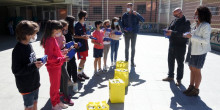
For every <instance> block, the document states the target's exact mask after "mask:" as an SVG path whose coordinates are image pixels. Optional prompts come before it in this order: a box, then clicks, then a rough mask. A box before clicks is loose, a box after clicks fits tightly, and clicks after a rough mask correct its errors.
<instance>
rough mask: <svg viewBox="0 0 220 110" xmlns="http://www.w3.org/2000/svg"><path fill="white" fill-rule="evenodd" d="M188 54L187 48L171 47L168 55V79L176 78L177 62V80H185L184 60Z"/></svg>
mask: <svg viewBox="0 0 220 110" xmlns="http://www.w3.org/2000/svg"><path fill="white" fill-rule="evenodd" d="M185 53H186V46H181V47H177V46H169V53H168V68H169V73H168V77H170V78H174V68H175V60H176V61H177V65H178V67H177V78H176V79H177V80H181V79H182V78H183V72H184V71H183V70H184V59H185V57H184V56H185Z"/></svg>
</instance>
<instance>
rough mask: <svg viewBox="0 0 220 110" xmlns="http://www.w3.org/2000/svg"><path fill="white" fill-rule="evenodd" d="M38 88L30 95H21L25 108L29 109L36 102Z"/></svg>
mask: <svg viewBox="0 0 220 110" xmlns="http://www.w3.org/2000/svg"><path fill="white" fill-rule="evenodd" d="M38 94H39V88H38V89H37V90H35V91H33V92H31V93H30V94H26V95H23V100H24V106H25V108H31V107H33V106H34V102H35V101H37V100H38Z"/></svg>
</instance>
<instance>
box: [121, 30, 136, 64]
mask: <svg viewBox="0 0 220 110" xmlns="http://www.w3.org/2000/svg"><path fill="white" fill-rule="evenodd" d="M124 37H125V61H128V59H129V46H130V41H131V63H134V56H135V45H136V39H137V34H136V33H131V32H126V33H125V35H124Z"/></svg>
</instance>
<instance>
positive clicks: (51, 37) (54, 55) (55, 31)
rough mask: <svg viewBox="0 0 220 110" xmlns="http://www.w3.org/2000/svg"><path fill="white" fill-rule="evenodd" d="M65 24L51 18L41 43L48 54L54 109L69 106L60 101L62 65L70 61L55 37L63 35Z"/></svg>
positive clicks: (58, 109) (51, 97) (51, 96)
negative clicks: (63, 53)
mask: <svg viewBox="0 0 220 110" xmlns="http://www.w3.org/2000/svg"><path fill="white" fill-rule="evenodd" d="M62 29H63V26H62V24H61V23H60V22H59V21H56V20H49V21H48V22H47V24H46V27H45V32H44V35H43V38H42V40H41V45H42V46H43V48H44V49H45V50H44V52H45V54H46V55H48V60H47V64H46V67H47V71H48V73H49V77H50V84H51V85H50V100H51V103H52V110H60V109H61V108H63V109H65V108H67V107H68V106H66V105H64V104H63V103H62V102H60V94H59V89H60V77H61V66H62V65H63V63H64V62H66V61H68V60H69V59H68V57H66V56H63V55H62V53H61V51H60V48H59V46H58V43H57V40H56V39H55V37H59V36H61V35H62V34H61V32H62Z"/></svg>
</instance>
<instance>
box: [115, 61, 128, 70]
mask: <svg viewBox="0 0 220 110" xmlns="http://www.w3.org/2000/svg"><path fill="white" fill-rule="evenodd" d="M116 69H128V62H127V61H122V60H121V61H117V62H116Z"/></svg>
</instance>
